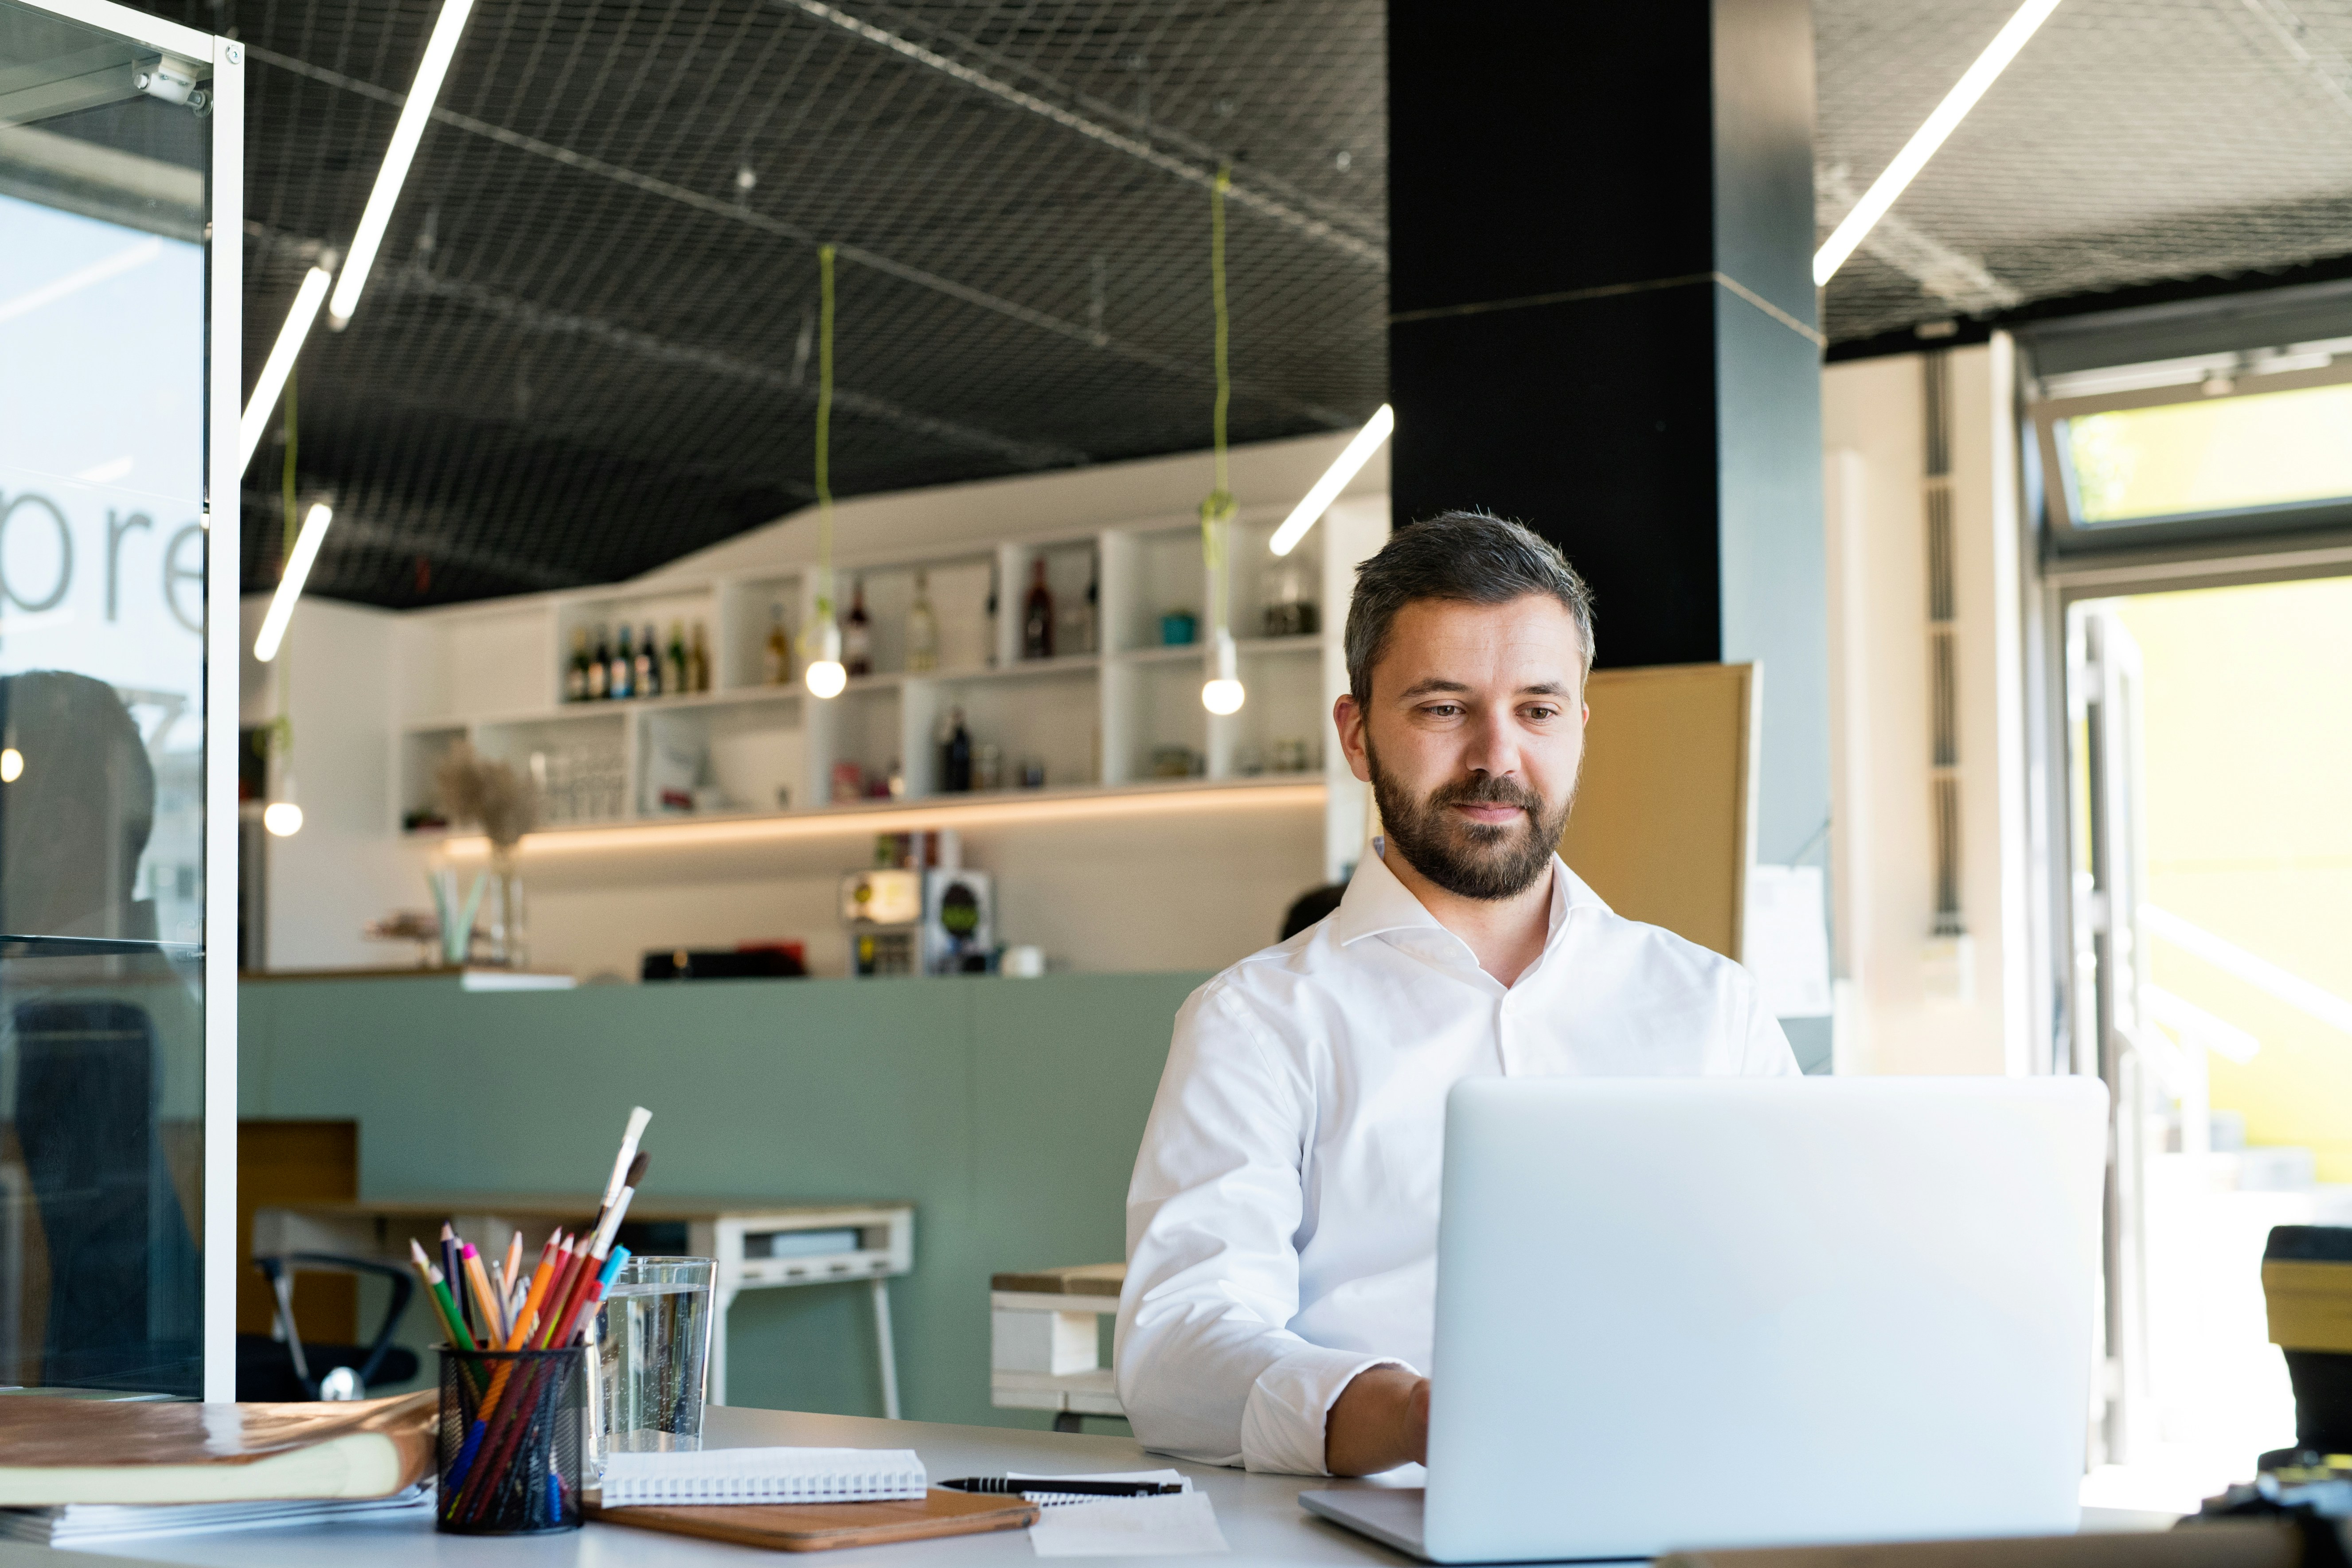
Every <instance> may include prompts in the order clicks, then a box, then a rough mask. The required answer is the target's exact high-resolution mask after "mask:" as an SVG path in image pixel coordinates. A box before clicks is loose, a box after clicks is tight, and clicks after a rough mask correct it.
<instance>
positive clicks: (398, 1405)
mask: <svg viewBox="0 0 2352 1568" xmlns="http://www.w3.org/2000/svg"><path fill="white" fill-rule="evenodd" d="M439 1405H440V1395H439V1394H438V1393H437V1392H436V1391H435V1390H432V1389H426V1390H425V1391H424V1392H422V1393H418V1394H409V1395H403V1396H400V1397H397V1398H393V1399H361V1400H354V1401H352V1402H350V1403H347V1404H317V1405H310V1404H304V1405H194V1404H166V1403H157V1402H152V1401H144V1400H142V1401H136V1402H124V1403H115V1402H112V1401H92V1400H87V1399H51V1398H43V1397H39V1396H17V1397H11V1398H6V1399H0V1506H5V1507H10V1508H25V1507H34V1508H38V1507H49V1506H54V1505H58V1504H61V1503H73V1502H121V1503H157V1502H246V1501H254V1500H262V1499H299V1498H369V1497H389V1496H391V1495H392V1494H393V1493H394V1492H396V1491H399V1490H402V1489H403V1488H404V1487H408V1486H412V1485H414V1484H415V1482H416V1481H418V1480H419V1479H423V1478H424V1477H425V1476H427V1475H430V1474H432V1472H433V1464H434V1454H435V1432H436V1423H437V1422H438V1420H439V1414H438V1412H439Z"/></svg>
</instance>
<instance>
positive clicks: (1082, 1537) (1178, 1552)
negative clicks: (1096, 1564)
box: [1013, 1470, 1232, 1557]
mask: <svg viewBox="0 0 2352 1568" xmlns="http://www.w3.org/2000/svg"><path fill="white" fill-rule="evenodd" d="M1013 1479H1014V1480H1022V1481H1028V1480H1034V1481H1035V1482H1037V1483H1038V1489H1039V1490H1036V1491H1034V1492H1029V1493H1026V1494H1025V1495H1026V1496H1027V1497H1028V1499H1029V1500H1030V1501H1032V1502H1034V1503H1039V1504H1042V1505H1043V1506H1044V1511H1043V1512H1042V1513H1041V1514H1040V1515H1039V1516H1038V1520H1037V1522H1036V1523H1035V1524H1034V1525H1032V1526H1030V1528H1029V1544H1030V1545H1031V1546H1032V1547H1033V1548H1034V1549H1035V1551H1036V1553H1037V1555H1038V1556H1040V1557H1198V1556H1205V1555H1208V1554H1210V1553H1213V1552H1228V1551H1231V1550H1232V1548H1230V1547H1229V1546H1227V1545H1226V1544H1225V1535H1224V1531H1222V1530H1219V1529H1218V1528H1217V1511H1216V1509H1215V1508H1214V1507H1213V1505H1212V1504H1211V1503H1210V1501H1209V1500H1208V1498H1207V1497H1205V1496H1203V1495H1202V1493H1200V1492H1197V1491H1194V1490H1192V1478H1191V1477H1189V1476H1186V1475H1184V1474H1182V1473H1181V1471H1177V1470H1129V1471H1122V1472H1120V1473H1119V1474H1117V1475H1088V1476H1058V1477H1057V1476H1033V1475H1030V1474H1027V1473H1025V1472H1024V1471H1019V1470H1015V1471H1013ZM1055 1480H1071V1481H1159V1482H1160V1483H1162V1484H1163V1485H1165V1484H1171V1483H1177V1482H1181V1483H1182V1485H1183V1487H1184V1490H1182V1491H1181V1492H1179V1493H1176V1494H1175V1495H1173V1496H1170V1497H1115V1498H1088V1497H1082V1496H1073V1495H1071V1494H1070V1493H1067V1492H1065V1493H1063V1494H1061V1495H1060V1496H1058V1497H1056V1496H1055V1495H1054V1493H1053V1491H1052V1490H1051V1488H1052V1485H1053V1483H1054V1482H1055Z"/></svg>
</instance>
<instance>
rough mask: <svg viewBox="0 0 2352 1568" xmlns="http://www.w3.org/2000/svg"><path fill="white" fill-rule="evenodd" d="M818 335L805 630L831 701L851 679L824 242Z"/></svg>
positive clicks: (824, 697)
mask: <svg viewBox="0 0 2352 1568" xmlns="http://www.w3.org/2000/svg"><path fill="white" fill-rule="evenodd" d="M816 271H817V340H816V620H815V622H814V624H813V625H811V626H810V627H809V629H808V632H807V633H806V634H805V641H804V645H803V653H806V654H807V655H808V669H807V672H806V673H805V674H803V676H802V677H801V678H802V679H803V680H804V681H806V682H807V683H808V689H809V695H811V696H813V697H816V698H818V699H819V700H821V701H829V700H831V699H832V698H834V697H837V696H839V695H841V694H842V691H843V690H844V688H845V687H846V686H847V685H849V672H848V671H847V670H846V669H845V668H844V667H843V666H842V663H841V623H840V622H838V621H835V619H834V615H833V246H829V245H827V246H818V247H817V253H816Z"/></svg>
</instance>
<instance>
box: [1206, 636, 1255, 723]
mask: <svg viewBox="0 0 2352 1568" xmlns="http://www.w3.org/2000/svg"><path fill="white" fill-rule="evenodd" d="M1212 646H1213V650H1214V654H1215V658H1216V664H1215V669H1216V672H1217V673H1216V674H1213V675H1212V676H1210V677H1209V678H1208V680H1207V681H1205V682H1203V683H1202V686H1201V706H1202V707H1204V708H1207V709H1208V710H1209V711H1210V712H1211V713H1213V714H1216V715H1218V716H1223V715H1226V714H1232V713H1239V712H1241V711H1242V704H1244V702H1247V701H1248V700H1249V693H1248V692H1247V691H1245V690H1244V689H1243V686H1242V680H1241V662H1240V655H1239V651H1238V650H1236V649H1235V648H1234V634H1233V632H1230V631H1228V630H1226V629H1225V628H1224V627H1222V626H1220V627H1218V628H1217V632H1216V637H1215V640H1214V642H1213V644H1212Z"/></svg>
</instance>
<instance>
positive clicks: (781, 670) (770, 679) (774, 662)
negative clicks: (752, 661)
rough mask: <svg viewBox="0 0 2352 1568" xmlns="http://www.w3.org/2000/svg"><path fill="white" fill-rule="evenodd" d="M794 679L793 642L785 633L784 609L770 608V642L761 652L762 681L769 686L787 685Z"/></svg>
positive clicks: (774, 605) (778, 605)
mask: <svg viewBox="0 0 2352 1568" xmlns="http://www.w3.org/2000/svg"><path fill="white" fill-rule="evenodd" d="M792 678H793V640H792V638H791V637H790V636H788V635H786V633H785V632H784V607H783V606H782V605H781V604H771V605H769V606H768V641H767V643H766V644H765V645H764V646H763V647H762V648H761V651H760V679H761V681H762V682H763V683H765V684H766V685H772V686H781V685H787V684H788V683H790V681H791V680H792Z"/></svg>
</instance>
